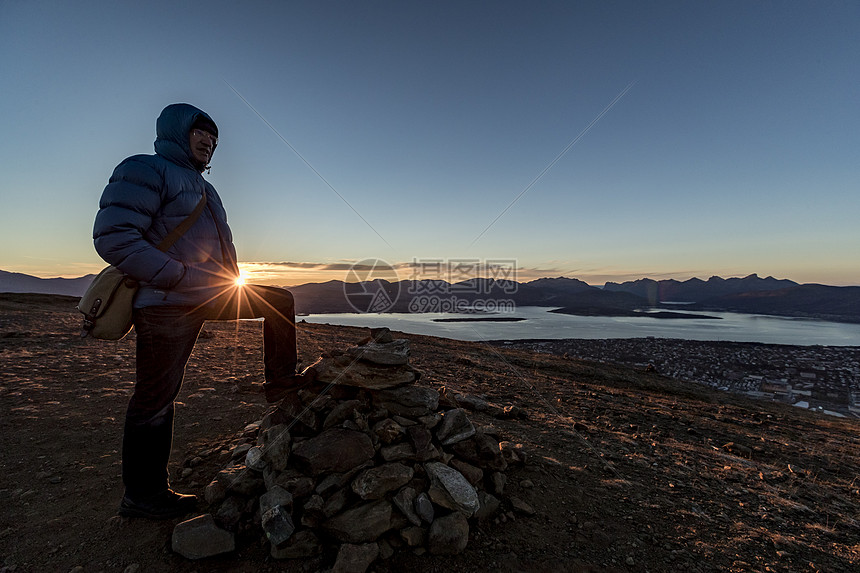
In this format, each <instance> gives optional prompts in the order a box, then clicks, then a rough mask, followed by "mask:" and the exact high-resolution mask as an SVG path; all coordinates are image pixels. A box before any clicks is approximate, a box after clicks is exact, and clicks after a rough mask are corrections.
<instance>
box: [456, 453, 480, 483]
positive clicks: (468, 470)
mask: <svg viewBox="0 0 860 573" xmlns="http://www.w3.org/2000/svg"><path fill="white" fill-rule="evenodd" d="M451 467H452V468H454V469H455V470H457V471H458V472H460V473H461V474H463V477H465V478H466V479H467V480H468V481H469V483H470V484H472V485H476V484H478V483H479V482H480V481H481V480H482V479H484V470H482V469H481V468H478V467H475V466H473V465H472V464H469V463H466V462H464V461H463V460H458V459H456V458H455V459H453V460H451Z"/></svg>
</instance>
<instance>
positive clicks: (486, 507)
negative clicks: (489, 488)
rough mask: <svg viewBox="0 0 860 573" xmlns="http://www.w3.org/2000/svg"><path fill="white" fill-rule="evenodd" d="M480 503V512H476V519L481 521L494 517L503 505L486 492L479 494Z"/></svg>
mask: <svg viewBox="0 0 860 573" xmlns="http://www.w3.org/2000/svg"><path fill="white" fill-rule="evenodd" d="M478 503H480V505H481V506H480V507H479V508H478V511H477V512H475V517H477V518H478V519H479V520H484V519H489V518H491V517H493V516H494V515H495V514H496V513H497V512H498V511H499V508H500V507H501V505H502V504H501V502H500V501H499V500H498V498H496V497H495V496H494V495H492V494H490V493H487V492H485V491H479V492H478Z"/></svg>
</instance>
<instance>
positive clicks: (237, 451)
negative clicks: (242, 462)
mask: <svg viewBox="0 0 860 573" xmlns="http://www.w3.org/2000/svg"><path fill="white" fill-rule="evenodd" d="M250 449H251V444H239V445H238V446H236V447H235V448H233V451H231V452H230V457H231V458H233V459H234V460H239V459H242V458H243V457H245V454H247V453H248V450H250Z"/></svg>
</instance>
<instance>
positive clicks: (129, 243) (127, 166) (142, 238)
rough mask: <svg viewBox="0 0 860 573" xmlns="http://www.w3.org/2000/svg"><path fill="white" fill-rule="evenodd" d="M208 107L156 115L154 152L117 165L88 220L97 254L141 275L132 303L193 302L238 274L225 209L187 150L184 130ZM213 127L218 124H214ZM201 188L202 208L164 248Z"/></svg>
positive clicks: (209, 296) (202, 300)
mask: <svg viewBox="0 0 860 573" xmlns="http://www.w3.org/2000/svg"><path fill="white" fill-rule="evenodd" d="M199 117H202V118H205V119H206V120H208V121H211V122H212V124H213V126H214V125H215V122H214V121H212V118H210V117H209V116H208V115H207V114H206V113H205V112H203V111H201V110H199V109H197V108H196V107H194V106H191V105H188V104H183V103H180V104H173V105H169V106H167V107H166V108H164V110H163V111H162V112H161V115H160V116H159V117H158V120H157V122H156V140H155V155H134V156H132V157H129V158H127V159H125V160H124V161H123V162H122V163H120V164H119V165H118V166H117V167H116V169H114V172H113V175H111V178H110V180H109V182H108V184H107V187H105V189H104V192H103V193H102V197H101V201H100V202H99V212H98V214H97V215H96V219H95V224H94V227H93V240H94V242H95V248H96V251H97V252H98V254H99V255H100V256H101V257H102V258H103V259H104V260H105V261H107V262H108V263H110V264H112V265H114V266H115V267H117V268H118V269H119V270H121V271H122V272H124V273H125V274H127V275H129V276H130V277H132V278H134V279H136V280H137V281H139V282H140V284H141V288H140V290H139V291H138V294H137V297H136V298H135V303H134V306H135V308H142V307H147V306H162V305H171V306H174V305H188V306H197V305H200V304H204V303H206V302H207V301H209V300H211V299H212V298H213V297H214V296H215V295H217V294H218V293H219V292H220V291H222V290H223V289H224V288H227V287H229V286H232V284H233V283H234V281H235V278H236V277H237V276H238V274H239V270H238V266H237V264H236V249H235V247H234V246H233V236H232V233H231V232H230V227H229V226H228V225H227V213H226V212H225V210H224V206H223V205H222V203H221V198H220V197H219V196H218V193H217V192H216V191H215V188H214V187H213V186H212V185H211V184H210V183H209V182H208V181H206V180H205V179H203V175H202V174H201V173H202V171H203V169H204V168H205V166H201V165H197V164H196V162H195V160H194V157H193V155H192V153H191V148H190V144H189V138H188V135H189V132H190V131H191V126H192V125H194V122H195V121H196V120H197V119H198V118H199ZM216 129H217V127H216ZM204 193H205V194H206V208H205V209H203V212H202V213H201V214H200V217H199V218H198V219H197V221H196V222H195V223H194V225H192V226H191V228H190V229H188V231H186V233H185V234H184V235H182V237H180V238H179V240H178V241H176V243H174V245H173V246H172V247H171V248H170V249H169V250H168V251H167V252H162V251H160V250H159V249H158V248H157V245H158V244H159V243H160V242H161V240H162V239H164V237H166V236H167V235H168V234H169V233H170V231H172V230H173V229H174V228H175V227H177V226H178V225H179V224H180V223H181V222H182V221H183V220H185V218H186V217H188V216H189V215H190V214H191V212H192V211H194V208H195V207H196V206H197V204H198V202H199V201H200V198H201V197H202V196H203V194H204Z"/></svg>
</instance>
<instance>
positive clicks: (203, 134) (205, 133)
mask: <svg viewBox="0 0 860 573" xmlns="http://www.w3.org/2000/svg"><path fill="white" fill-rule="evenodd" d="M191 135H193V136H195V137H205V138H207V139H209V141H211V142H212V145H218V138H217V137H215V136H214V135H212V134H211V133H209V132H208V131H203V130H202V129H192V130H191Z"/></svg>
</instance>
